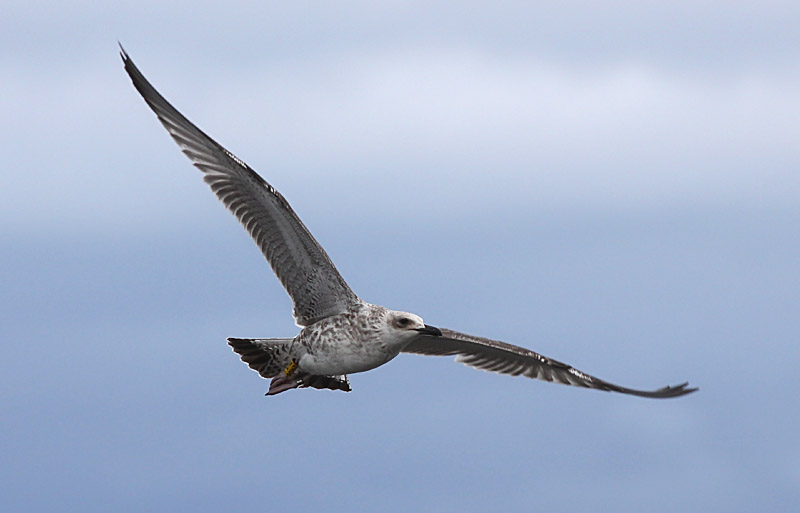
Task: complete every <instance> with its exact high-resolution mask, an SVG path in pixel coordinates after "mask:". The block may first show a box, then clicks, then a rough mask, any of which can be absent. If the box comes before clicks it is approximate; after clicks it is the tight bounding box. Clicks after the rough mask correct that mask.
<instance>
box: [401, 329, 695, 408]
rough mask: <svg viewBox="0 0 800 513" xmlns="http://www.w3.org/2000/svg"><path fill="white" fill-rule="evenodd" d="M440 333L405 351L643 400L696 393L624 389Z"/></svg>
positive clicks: (500, 345) (484, 342)
mask: <svg viewBox="0 0 800 513" xmlns="http://www.w3.org/2000/svg"><path fill="white" fill-rule="evenodd" d="M441 331H442V336H441V337H434V336H429V335H423V336H420V337H418V338H416V339H415V340H414V341H413V342H411V344H409V345H408V346H406V348H405V349H403V352H404V353H415V354H423V355H430V356H456V362H458V363H463V364H465V365H469V366H470V367H474V368H476V369H481V370H485V371H489V372H497V373H500V374H510V375H512V376H519V375H524V376H526V377H529V378H533V379H540V380H544V381H555V382H558V383H562V384H564V385H572V386H577V387H584V388H594V389H596V390H604V391H607V392H620V393H623V394H631V395H638V396H641V397H654V398H666V397H678V396H681V395H685V394H689V393H691V392H694V391H695V390H697V388H687V387H688V383H682V384H680V385H676V386H666V387H663V388H659V389H657V390H636V389H633V388H626V387H621V386H619V385H615V384H613V383H609V382H608V381H604V380H602V379H599V378H596V377H594V376H590V375H589V374H586V373H585V372H582V371H579V370H578V369H576V368H574V367H572V366H570V365H567V364H566V363H562V362H559V361H558V360H553V359H552V358H548V357H546V356H542V355H540V354H539V353H535V352H533V351H531V350H529V349H525V348H524V347H519V346H515V345H512V344H508V343H506V342H501V341H499V340H492V339H488V338H483V337H476V336H474V335H467V334H465V333H459V332H457V331H452V330H448V329H442V330H441Z"/></svg>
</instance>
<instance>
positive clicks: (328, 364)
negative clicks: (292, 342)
mask: <svg viewBox="0 0 800 513" xmlns="http://www.w3.org/2000/svg"><path fill="white" fill-rule="evenodd" d="M397 354H398V353H397V352H393V351H392V352H389V351H386V350H385V349H384V348H378V347H374V346H373V347H368V348H365V347H363V346H361V347H352V346H344V345H342V346H340V345H335V346H329V347H327V348H325V350H317V351H313V352H308V353H306V354H304V355H303V356H301V357H300V361H299V362H298V363H299V366H300V369H301V370H303V371H305V372H309V373H311V374H320V375H324V376H340V375H342V374H354V373H356V372H364V371H368V370H370V369H374V368H375V367H379V366H381V365H383V364H384V363H386V362H388V361H389V360H391V359H392V358H394V357H395V356H397Z"/></svg>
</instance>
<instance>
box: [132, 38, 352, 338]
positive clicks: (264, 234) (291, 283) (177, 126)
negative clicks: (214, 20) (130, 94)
mask: <svg viewBox="0 0 800 513" xmlns="http://www.w3.org/2000/svg"><path fill="white" fill-rule="evenodd" d="M121 56H122V61H123V62H124V64H125V71H127V73H128V75H129V76H130V78H131V80H132V81H133V85H134V87H136V90H137V91H139V93H140V94H141V95H142V97H143V98H144V100H145V102H147V104H148V105H149V106H150V108H151V109H152V110H153V112H155V113H156V116H158V119H159V121H161V124H163V125H164V128H166V129H167V131H168V132H169V134H170V135H171V136H172V138H173V139H174V140H175V142H176V143H178V146H180V148H181V150H182V151H183V153H185V154H186V156H187V157H189V159H191V160H192V162H193V163H194V165H195V166H196V167H197V168H198V169H200V171H202V172H203V173H204V175H205V176H204V177H203V179H204V181H205V182H206V183H207V184H208V185H209V187H211V190H212V191H213V192H214V194H216V195H217V198H219V200H220V201H222V203H223V204H224V205H225V206H226V207H227V208H228V210H230V211H231V212H232V213H233V214H234V215H235V216H236V217H237V218H238V219H239V222H241V223H242V225H243V226H244V227H245V229H246V230H247V232H248V233H249V234H250V236H251V237H252V238H253V240H254V241H255V242H256V244H257V245H258V247H259V248H260V249H261V252H262V253H263V254H264V257H265V258H266V259H267V261H268V262H269V264H270V266H271V267H272V270H273V271H274V272H275V275H276V276H277V277H278V279H279V280H280V282H281V284H283V286H284V288H285V289H286V291H287V292H288V294H289V296H290V297H291V298H292V301H293V303H294V317H295V321H296V322H297V324H298V325H300V326H308V325H309V324H312V323H314V322H316V321H318V320H320V319H323V318H325V317H329V316H331V315H335V314H339V313H343V312H345V311H347V310H348V309H350V308H351V307H353V306H355V305H357V304H359V303H361V300H360V299H359V298H358V296H356V294H355V293H354V292H353V291H352V290H351V289H350V287H349V286H348V285H347V283H346V282H345V281H344V278H342V276H341V275H340V274H339V271H337V270H336V267H335V266H334V265H333V262H332V261H331V259H330V258H329V257H328V255H327V254H326V253H325V250H324V249H322V247H321V246H320V245H319V243H318V242H317V241H316V240H315V239H314V237H313V236H312V235H311V233H310V232H309V231H308V229H307V228H306V227H305V225H304V224H303V222H302V221H300V218H299V217H297V214H295V212H294V210H292V207H291V206H289V203H288V202H287V201H286V199H284V197H283V196H282V195H281V194H280V193H279V192H278V191H277V190H275V188H274V187H272V186H271V185H270V184H269V183H267V182H266V181H265V180H264V179H263V178H261V176H259V175H258V174H257V173H256V172H255V171H253V169H251V168H250V167H249V166H248V165H247V164H245V163H244V162H243V161H242V160H241V159H239V158H238V157H236V156H235V155H234V154H233V153H231V152H230V151H228V150H226V149H225V148H223V147H222V146H221V145H219V144H218V143H217V142H216V141H214V140H213V139H211V138H210V137H209V136H208V135H206V134H205V133H204V132H203V131H202V130H200V129H199V128H197V126H195V125H194V124H192V122H191V121H189V120H188V119H186V118H185V117H184V116H183V115H182V114H181V113H180V112H178V111H177V110H176V109H175V108H174V107H173V106H172V105H171V104H170V103H169V102H168V101H167V100H166V99H165V98H164V97H163V96H161V94H159V92H158V91H156V89H155V88H154V87H153V86H152V85H151V84H150V82H148V81H147V79H146V78H145V77H144V75H142V73H141V72H140V71H139V69H138V68H137V67H136V66H135V65H134V63H133V61H132V60H131V59H130V57H128V54H127V53H125V50H124V49H123V50H122V52H121Z"/></svg>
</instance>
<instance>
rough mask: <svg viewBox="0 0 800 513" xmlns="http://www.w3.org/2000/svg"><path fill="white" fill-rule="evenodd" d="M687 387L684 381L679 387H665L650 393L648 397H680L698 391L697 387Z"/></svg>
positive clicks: (687, 383)
mask: <svg viewBox="0 0 800 513" xmlns="http://www.w3.org/2000/svg"><path fill="white" fill-rule="evenodd" d="M688 386H689V382H688V381H685V382H683V383H681V384H680V385H673V386H666V387H664V388H659V389H658V390H655V391H654V392H652V393H651V395H650V397H660V398H670V397H681V396H683V395H688V394H691V393H693V392H697V391H698V390H700V388H699V387H694V388H686V387H688Z"/></svg>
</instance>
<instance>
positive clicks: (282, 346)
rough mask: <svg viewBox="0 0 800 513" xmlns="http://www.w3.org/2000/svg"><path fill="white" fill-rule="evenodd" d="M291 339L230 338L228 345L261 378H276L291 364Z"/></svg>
mask: <svg viewBox="0 0 800 513" xmlns="http://www.w3.org/2000/svg"><path fill="white" fill-rule="evenodd" d="M292 340H293V339H291V338H229V339H228V345H229V346H231V348H233V350H234V351H235V352H236V354H238V355H239V356H240V357H241V359H242V361H243V362H244V363H246V364H247V365H248V366H249V367H250V368H251V369H253V370H254V371H256V372H258V373H259V374H260V375H261V377H264V378H267V379H269V378H274V377H275V376H277V375H279V374H280V373H281V372H282V371H283V369H285V368H286V366H287V365H289V363H290V362H291V356H290V355H289V348H290V346H291V342H292Z"/></svg>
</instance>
